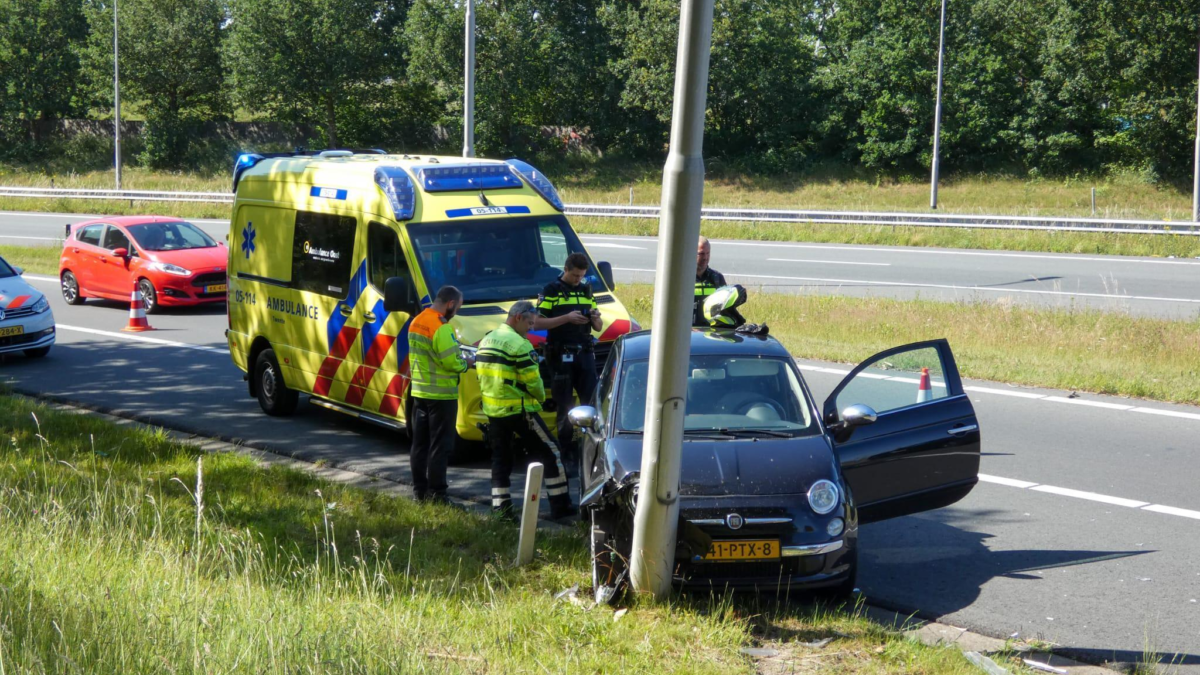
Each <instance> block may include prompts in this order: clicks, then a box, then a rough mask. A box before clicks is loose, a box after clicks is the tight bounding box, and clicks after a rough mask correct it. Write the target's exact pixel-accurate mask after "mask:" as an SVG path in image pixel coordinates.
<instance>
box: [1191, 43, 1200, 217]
mask: <svg viewBox="0 0 1200 675" xmlns="http://www.w3.org/2000/svg"><path fill="white" fill-rule="evenodd" d="M1197 51H1200V48H1198V49H1197ZM1194 162H1195V163H1194V164H1193V166H1194V167H1195V169H1194V170H1195V174H1196V176H1195V178H1194V179H1193V181H1194V182H1193V183H1192V222H1195V223H1200V70H1198V71H1197V74H1196V157H1195V160H1194Z"/></svg>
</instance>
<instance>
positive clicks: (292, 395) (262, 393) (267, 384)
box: [254, 349, 300, 417]
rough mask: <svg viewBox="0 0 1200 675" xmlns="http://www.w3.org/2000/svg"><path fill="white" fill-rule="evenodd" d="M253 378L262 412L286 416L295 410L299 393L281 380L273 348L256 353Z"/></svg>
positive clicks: (281, 373)
mask: <svg viewBox="0 0 1200 675" xmlns="http://www.w3.org/2000/svg"><path fill="white" fill-rule="evenodd" d="M254 379H255V382H256V383H257V385H258V386H257V391H258V404H259V405H260V406H262V409H263V412H265V413H267V414H268V415H271V416H272V417H286V416H288V415H291V414H292V413H293V412H295V410H296V404H297V403H298V402H299V401H300V394H299V392H297V391H296V390H295V389H290V388H288V386H287V383H285V382H284V381H283V371H281V370H280V369H279V361H278V360H276V359H275V350H273V349H264V350H262V352H261V353H260V354H259V355H258V359H256V360H255V362H254Z"/></svg>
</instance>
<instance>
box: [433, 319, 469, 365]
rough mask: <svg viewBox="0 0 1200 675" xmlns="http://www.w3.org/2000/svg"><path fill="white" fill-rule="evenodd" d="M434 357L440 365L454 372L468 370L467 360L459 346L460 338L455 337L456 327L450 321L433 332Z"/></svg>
mask: <svg viewBox="0 0 1200 675" xmlns="http://www.w3.org/2000/svg"><path fill="white" fill-rule="evenodd" d="M433 358H434V359H435V360H436V361H437V363H438V365H439V366H441V367H442V368H443V369H445V370H448V371H450V372H452V373H465V372H467V362H466V361H465V360H463V357H462V352H461V351H460V350H459V348H458V340H456V339H454V328H452V327H451V326H450V324H448V323H447V324H443V325H442V327H441V328H438V329H437V332H436V333H434V334H433Z"/></svg>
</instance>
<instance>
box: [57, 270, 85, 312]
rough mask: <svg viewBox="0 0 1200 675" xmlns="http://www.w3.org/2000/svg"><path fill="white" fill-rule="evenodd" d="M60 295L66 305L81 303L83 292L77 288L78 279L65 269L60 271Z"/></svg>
mask: <svg viewBox="0 0 1200 675" xmlns="http://www.w3.org/2000/svg"><path fill="white" fill-rule="evenodd" d="M61 279H62V296H63V300H66V302H67V304H68V305H82V304H83V293H82V292H81V291H80V290H79V280H78V279H76V278H75V275H74V274H72V273H71V271H70V270H67V271H65V272H63V273H62V278H61Z"/></svg>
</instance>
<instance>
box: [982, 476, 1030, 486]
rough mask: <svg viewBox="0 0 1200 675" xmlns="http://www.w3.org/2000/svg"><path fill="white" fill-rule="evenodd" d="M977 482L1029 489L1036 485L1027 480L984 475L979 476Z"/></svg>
mask: <svg viewBox="0 0 1200 675" xmlns="http://www.w3.org/2000/svg"><path fill="white" fill-rule="evenodd" d="M979 480H981V481H983V482H985V483H995V484H997V485H1007V486H1009V487H1015V488H1022V489H1024V488H1031V487H1033V486H1034V485H1037V483H1030V482H1029V481H1027V480H1017V479H1016V478H1004V477H1003V476H989V475H988V474H986V473H981V474H979Z"/></svg>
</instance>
